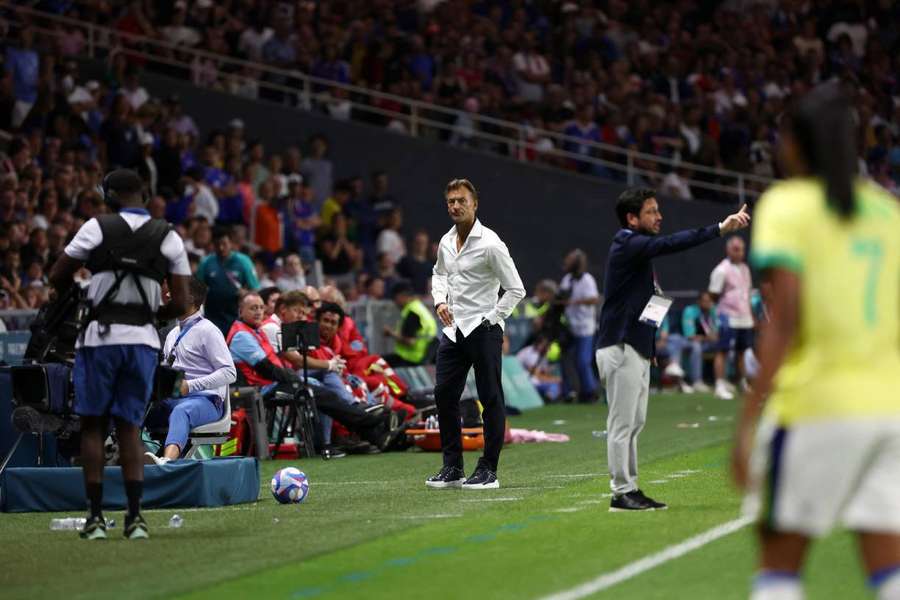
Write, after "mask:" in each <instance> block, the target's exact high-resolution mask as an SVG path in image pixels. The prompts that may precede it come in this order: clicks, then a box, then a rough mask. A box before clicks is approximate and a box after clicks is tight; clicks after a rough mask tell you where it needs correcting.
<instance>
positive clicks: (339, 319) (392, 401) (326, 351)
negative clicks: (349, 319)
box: [310, 302, 415, 419]
mask: <svg viewBox="0 0 900 600" xmlns="http://www.w3.org/2000/svg"><path fill="white" fill-rule="evenodd" d="M345 318H346V317H345V315H344V310H343V309H342V308H341V307H340V306H338V305H337V304H335V303H333V302H323V303H322V306H320V307H319V308H318V309H317V310H316V320H317V322H318V323H319V347H318V348H316V349H315V350H314V351H313V352H311V353H310V356H313V357H316V358H321V359H324V360H330V359H332V358H334V357H336V356H340V357H341V358H343V359H344V360H345V361H346V362H347V373H348V374H349V375H354V376H356V377H358V378H360V379H361V380H363V381H364V382H365V384H366V386H367V389H368V391H369V392H371V393H372V394H373V395H374V396H375V397H376V398H377V399H378V400H379V402H381V403H383V404H384V405H385V406H387V407H388V408H390V409H391V410H393V411H396V412H403V413H405V416H406V418H407V419H411V418H412V417H413V416H414V414H415V407H413V406H412V405H410V404H406V403H405V402H402V401H400V398H401V397H403V396H405V395H406V392H407V387H406V384H405V383H404V382H403V380H401V379H400V378H399V377H398V376H397V374H396V373H395V372H394V370H393V369H392V368H391V367H390V365H389V364H388V363H387V362H385V360H384V359H383V358H381V357H380V356H378V355H375V354H369V349H368V348H367V347H366V345H365V342H364V341H363V339H362V336H361V335H359V332H358V331H356V330H355V327H354V328H353V329H354V333H351V334H347V333H346V332H345V334H344V336H348V335H349V336H352V338H351V340H350V342H349V343H347V342H346V341H345V339H346V338H345V337H344V336H342V335H341V329H342V326H343V324H344V319H345Z"/></svg>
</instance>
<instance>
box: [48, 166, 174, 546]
mask: <svg viewBox="0 0 900 600" xmlns="http://www.w3.org/2000/svg"><path fill="white" fill-rule="evenodd" d="M102 188H103V193H104V199H105V200H106V203H107V204H108V205H110V207H111V208H112V209H113V210H114V211H118V214H110V215H100V216H98V217H96V218H92V219H90V220H89V221H88V222H87V223H85V224H84V225H83V226H82V227H81V229H79V230H78V233H76V234H75V238H74V239H73V240H72V241H71V243H69V245H68V246H66V249H65V252H64V253H63V254H62V256H60V258H59V259H58V260H57V261H56V264H54V265H53V269H52V271H51V273H50V282H51V283H52V284H53V287H54V288H56V291H57V293H58V294H60V295H62V294H63V293H65V292H66V290H68V289H69V287H70V286H71V285H72V284H73V282H74V278H75V274H76V273H77V272H78V271H79V270H81V268H82V267H83V266H84V265H85V263H87V267H88V269H89V270H90V271H91V272H92V273H93V276H92V277H91V281H90V284H89V286H88V298H89V299H90V301H91V305H92V307H91V311H90V313H89V315H88V317H87V326H86V327H85V328H84V330H83V332H82V334H81V335H80V336H79V338H78V342H77V343H76V346H75V347H76V353H75V368H74V370H73V371H72V379H73V383H74V387H75V412H76V413H77V414H78V415H80V417H81V460H82V463H83V465H84V482H85V492H86V496H87V499H88V503H89V507H90V517H89V518H88V519H87V521H86V523H85V525H84V528H83V529H82V531H81V532H80V535H81V537H82V538H84V539H91V540H95V539H105V538H106V521H105V520H104V518H103V511H102V506H103V462H104V461H103V439H104V438H105V437H106V434H105V431H106V427H107V424H108V423H109V422H110V419H113V420H114V421H115V426H116V434H117V436H118V440H119V451H120V453H121V458H122V476H123V479H124V483H125V495H126V496H127V498H128V512H127V513H126V515H125V527H124V531H123V533H124V534H125V537H126V538H128V539H141V538H146V537H148V536H149V534H148V529H147V523H146V522H145V521H144V519H143V517H142V516H141V514H140V507H141V496H142V495H143V483H144V465H143V448H142V446H141V440H140V435H139V433H140V426H141V423H142V422H143V420H144V412H145V410H146V406H147V402H148V401H149V400H150V393H151V390H152V389H153V381H154V376H155V373H156V367H157V364H158V362H159V361H158V352H159V335H158V334H157V331H156V327H155V326H154V324H155V322H156V320H157V319H160V320H168V319H173V318H175V317H177V316H178V315H182V314H184V312H185V309H186V308H187V297H188V293H189V292H188V279H189V278H190V275H191V268H190V265H189V264H188V258H187V253H186V252H185V251H184V244H183V243H182V241H181V237H180V236H179V235H178V234H177V233H176V232H175V231H174V230H172V228H171V227H170V226H169V225H168V224H167V223H166V222H165V221H163V220H161V219H151V218H150V213H149V212H148V211H147V209H146V200H145V199H147V198H149V196H148V195H146V194H145V193H144V182H143V181H142V180H141V178H140V176H138V174H137V173H135V172H134V171H130V170H127V169H117V170H115V171H113V172H111V173H110V174H109V175H107V176H106V177H105V178H104V179H103V184H102ZM164 280H165V281H167V283H168V285H169V290H170V292H171V294H172V300H171V301H170V302H169V303H168V304H167V305H166V306H163V307H160V305H161V304H162V293H161V283H162V281H164Z"/></svg>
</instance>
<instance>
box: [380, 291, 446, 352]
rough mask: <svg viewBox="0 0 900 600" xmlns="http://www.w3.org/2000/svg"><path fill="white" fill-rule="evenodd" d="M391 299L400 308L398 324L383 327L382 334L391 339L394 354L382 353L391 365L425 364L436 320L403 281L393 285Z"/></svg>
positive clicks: (435, 332) (434, 335)
mask: <svg viewBox="0 0 900 600" xmlns="http://www.w3.org/2000/svg"><path fill="white" fill-rule="evenodd" d="M391 298H392V300H393V301H394V304H396V305H397V308H399V309H400V327H399V328H398V329H397V330H394V329H392V328H391V327H389V326H387V325H385V326H384V335H385V337H388V338H392V339H393V340H394V353H393V354H389V355H387V356H385V360H386V361H387V362H388V364H389V365H391V366H393V367H412V366H417V365H421V364H424V363H425V360H426V359H427V358H428V351H429V349H430V348H431V346H432V345H433V343H434V342H435V340H436V339H437V332H438V326H437V321H436V320H435V319H434V315H432V311H431V310H429V309H428V308H427V307H426V306H425V305H424V304H423V303H422V301H421V300H419V299H418V298H416V297H415V296H414V295H413V289H412V286H411V285H410V284H409V283H408V282H406V281H402V280H401V281H399V282H398V283H396V284H394V287H393V289H392V290H391Z"/></svg>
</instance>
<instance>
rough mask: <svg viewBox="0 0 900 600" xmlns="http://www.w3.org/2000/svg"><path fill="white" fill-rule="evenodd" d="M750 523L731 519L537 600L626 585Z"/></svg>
mask: <svg viewBox="0 0 900 600" xmlns="http://www.w3.org/2000/svg"><path fill="white" fill-rule="evenodd" d="M752 522H753V519H750V518H747V517H741V518H740V519H735V520H734V521H728V522H727V523H722V524H721V525H718V526H716V527H713V528H712V529H709V530H707V531H704V532H703V533H701V534H699V535H695V536H694V537H692V538H688V539H686V540H684V541H683V542H681V543H679V544H675V545H674V546H669V547H668V548H665V549H663V550H661V551H660V552H657V553H656V554H651V555H650V556H645V557H644V558H641V559H640V560H636V561H634V562H633V563H629V564H627V565H625V566H624V567H622V568H620V569H617V570H615V571H612V572H611V573H604V574H602V575H599V576H598V577H596V578H594V579H592V580H590V581H586V582H585V583H582V584H581V585H579V586H576V587H574V588H572V589H569V590H565V591H562V592H557V593H555V594H551V595H549V596H544V597H543V598H541V600H578V599H579V598H584V597H586V596H590V595H591V594H596V593H597V592H599V591H602V590H605V589H608V588H611V587H612V586H614V585H616V584H619V583H622V582H623V581H627V580H629V579H631V578H632V577H636V576H638V575H640V574H641V573H645V572H646V571H649V570H650V569H654V568H656V567H658V566H660V565H662V564H665V563H667V562H669V561H671V560H675V559H676V558H681V557H682V556H684V555H685V554H687V553H689V552H693V551H694V550H697V549H698V548H702V547H703V546H705V545H706V544H709V543H710V542H713V541H715V540H717V539H719V538H722V537H725V536H726V535H730V534H732V533H734V532H735V531H738V530H739V529H742V528H743V527H746V526H747V525H749V524H750V523H752Z"/></svg>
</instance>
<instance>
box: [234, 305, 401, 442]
mask: <svg viewBox="0 0 900 600" xmlns="http://www.w3.org/2000/svg"><path fill="white" fill-rule="evenodd" d="M264 315H265V304H263V301H262V298H261V297H260V296H259V294H255V293H249V294H246V295H245V296H244V297H243V298H242V299H241V302H240V311H239V314H238V320H237V321H235V322H234V323H233V324H232V326H231V330H230V331H229V332H228V336H227V338H226V341H227V342H228V348H229V349H230V350H231V356H232V358H234V364H235V366H236V367H237V369H238V372H239V373H241V375H243V377H244V379H245V380H246V381H247V383H248V384H249V385H255V386H259V387H260V388H261V389H262V392H263V394H264V395H265V397H272V396H274V394H275V393H276V392H285V393H288V394H291V395H295V394H297V393H298V392H299V391H300V390H301V389H302V388H303V382H302V381H301V379H300V377H299V376H298V375H297V373H296V372H295V371H294V370H293V369H291V368H289V367H286V365H285V364H284V362H282V360H281V358H280V357H279V356H278V354H277V353H276V352H275V349H274V348H272V345H271V344H270V343H269V340H268V338H266V335H265V334H264V333H263V332H262V331H261V330H260V326H261V324H262V322H263V317H264ZM314 398H315V402H316V407H317V408H318V410H319V411H320V412H322V413H324V414H325V415H328V416H329V417H331V418H333V419H335V420H337V421H340V422H341V423H342V424H343V425H344V426H345V427H347V429H349V430H350V431H352V432H354V433H357V434H359V436H360V437H361V438H362V439H364V440H366V441H367V442H369V443H370V444H372V445H374V446H376V447H378V448H379V449H381V450H385V449H387V447H388V446H390V445H391V444H392V443H393V442H394V441H395V440H396V438H397V437H398V435H399V434H400V433H402V429H396V428H395V429H393V430H391V428H390V423H391V419H390V414H389V413H379V412H377V411H367V410H365V409H364V408H363V407H362V406H361V405H359V404H352V405H348V404H347V403H345V402H343V401H342V400H340V399H339V398H338V397H337V395H336V394H334V392H332V391H330V390H328V389H326V388H323V387H316V388H314Z"/></svg>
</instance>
